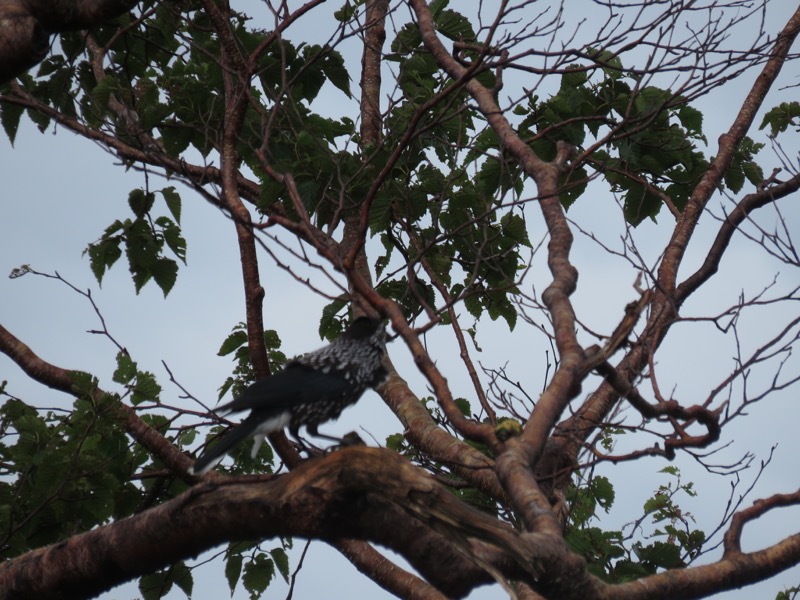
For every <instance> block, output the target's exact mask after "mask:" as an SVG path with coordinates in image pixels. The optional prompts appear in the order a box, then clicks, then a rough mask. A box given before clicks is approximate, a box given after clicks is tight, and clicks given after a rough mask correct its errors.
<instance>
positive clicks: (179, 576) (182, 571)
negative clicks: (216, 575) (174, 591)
mask: <svg viewBox="0 0 800 600" xmlns="http://www.w3.org/2000/svg"><path fill="white" fill-rule="evenodd" d="M172 580H173V581H174V582H175V584H176V585H177V586H178V587H179V588H181V589H182V590H183V593H184V594H186V597H187V598H191V597H192V588H193V587H194V578H193V577H192V572H191V571H190V570H189V567H187V566H186V563H184V562H183V561H180V562H178V563H175V565H173V567H172Z"/></svg>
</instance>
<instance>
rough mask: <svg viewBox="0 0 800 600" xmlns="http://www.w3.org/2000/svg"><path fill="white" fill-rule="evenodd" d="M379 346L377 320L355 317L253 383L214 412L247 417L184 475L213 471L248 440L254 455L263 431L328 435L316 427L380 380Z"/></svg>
mask: <svg viewBox="0 0 800 600" xmlns="http://www.w3.org/2000/svg"><path fill="white" fill-rule="evenodd" d="M385 343H386V330H385V329H384V327H383V324H382V323H381V321H380V320H378V319H370V318H368V317H359V318H358V319H356V320H355V321H353V323H352V324H351V325H350V327H348V328H347V330H346V331H345V332H344V333H343V334H342V335H341V336H340V337H339V338H338V339H336V340H334V341H333V342H331V343H330V344H329V345H327V346H325V347H324V348H320V349H319V350H316V351H315V352H310V353H308V354H304V355H303V356H301V357H300V358H297V359H295V360H293V361H291V362H290V363H288V364H287V365H286V368H284V370H283V371H281V372H279V373H276V374H275V375H271V376H270V377H265V378H264V379H260V380H258V381H256V382H255V383H254V384H252V385H251V386H250V387H248V388H247V389H246V390H245V391H244V393H243V394H242V395H241V396H239V397H238V398H237V399H236V400H234V401H233V402H229V403H228V404H224V405H222V406H220V407H218V408H217V409H215V412H219V413H235V412H241V411H244V410H249V411H250V414H249V415H248V416H247V417H246V418H245V419H244V420H243V421H242V422H241V423H240V424H239V425H237V426H236V427H234V428H233V429H231V430H230V431H229V432H228V433H227V434H225V436H223V438H222V439H221V440H220V441H219V442H218V443H217V444H216V445H214V446H213V447H211V448H209V449H207V450H206V451H205V452H204V453H203V454H202V456H200V458H198V459H197V461H196V462H195V463H194V466H193V467H192V468H191V469H190V472H192V473H194V474H197V475H200V474H202V473H205V472H206V471H208V470H210V469H212V468H214V467H215V466H216V465H217V464H218V463H219V462H220V461H221V460H222V459H223V458H224V457H225V455H226V454H227V453H228V452H229V451H230V450H231V448H233V447H234V446H235V445H236V444H238V443H240V442H242V441H244V440H246V439H247V438H248V437H250V436H253V437H254V438H255V445H254V446H253V451H252V455H253V456H255V455H256V453H257V452H258V449H259V448H260V447H261V444H262V443H263V441H264V437H265V436H266V435H267V434H268V433H272V432H273V431H278V430H280V429H283V428H284V427H287V426H288V427H289V432H290V433H291V434H292V436H294V437H295V438H297V435H298V430H299V429H300V427H305V428H306V429H307V430H308V432H309V433H310V434H311V435H314V436H318V437H328V436H325V435H322V434H320V433H318V432H317V427H318V426H319V425H320V424H321V423H324V422H326V421H331V420H333V419H336V418H337V417H338V416H339V415H340V414H341V413H342V411H343V410H344V409H345V408H347V407H348V406H350V405H351V404H354V403H355V402H356V401H358V399H359V398H360V397H361V395H362V394H363V393H364V392H365V391H366V390H367V388H375V387H377V386H379V385H380V384H381V383H383V381H384V379H386V376H387V374H388V373H387V371H386V369H385V367H384V366H383V355H384V353H385V351H386V350H385ZM330 439H335V438H330Z"/></svg>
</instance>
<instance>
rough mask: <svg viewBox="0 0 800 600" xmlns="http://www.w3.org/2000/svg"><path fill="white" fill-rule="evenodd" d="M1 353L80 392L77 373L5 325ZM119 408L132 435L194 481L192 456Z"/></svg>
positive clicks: (34, 374) (50, 382)
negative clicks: (42, 354)
mask: <svg viewBox="0 0 800 600" xmlns="http://www.w3.org/2000/svg"><path fill="white" fill-rule="evenodd" d="M0 352H2V353H3V354H5V355H7V356H8V357H9V358H10V359H11V360H13V361H14V362H15V363H16V364H17V365H18V366H19V367H20V368H21V369H22V370H23V371H25V373H26V374H27V375H28V376H29V377H30V378H31V379H34V380H35V381H38V382H39V383H43V384H44V385H46V386H47V387H49V388H53V389H55V390H59V391H61V392H64V393H67V394H75V393H76V392H75V389H74V385H75V384H74V377H73V371H69V370H67V369H62V368H61V367H56V366H55V365H52V364H50V363H48V362H46V361H44V360H42V359H41V358H39V356H37V355H36V354H35V353H34V352H33V350H31V349H30V348H29V347H28V346H26V345H25V344H24V343H22V342H21V341H20V340H19V339H17V338H16V337H15V336H14V335H13V334H12V333H11V332H10V331H8V330H7V329H6V328H5V327H3V326H2V325H0ZM104 395H106V392H104V391H103V390H101V389H100V388H97V389H96V390H95V396H96V397H97V398H100V397H102V396H104ZM117 406H118V410H119V411H120V414H121V416H122V419H123V420H124V422H125V429H126V431H127V432H128V433H129V434H130V436H131V437H132V438H133V439H134V440H136V441H137V442H138V443H140V444H141V445H142V446H144V447H145V448H147V450H148V451H150V452H151V453H152V454H153V455H154V456H156V457H158V459H159V460H160V461H161V462H163V463H164V464H165V465H166V466H167V467H169V468H170V469H171V470H172V471H173V473H176V474H177V475H178V476H179V477H183V478H184V479H186V480H187V481H190V480H191V478H189V477H188V475H187V474H186V472H187V470H188V469H189V467H190V466H191V464H192V461H191V460H190V459H189V457H187V456H186V455H185V454H183V452H181V451H179V450H178V449H177V448H176V447H175V446H173V445H172V443H170V441H169V440H167V439H166V438H165V437H164V436H163V435H161V434H160V433H159V432H158V431H156V430H155V429H153V428H152V427H150V426H149V425H148V424H147V423H145V422H144V421H142V420H141V419H140V418H139V415H137V414H136V411H134V410H133V409H132V408H131V407H130V406H128V405H126V404H122V403H121V402H120V403H118V405H117Z"/></svg>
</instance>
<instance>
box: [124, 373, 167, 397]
mask: <svg viewBox="0 0 800 600" xmlns="http://www.w3.org/2000/svg"><path fill="white" fill-rule="evenodd" d="M160 394H161V386H160V385H158V382H157V381H156V378H155V375H153V374H152V373H149V372H148V371H141V372H139V373H137V374H136V385H134V387H133V394H132V395H131V404H133V405H137V404H141V403H142V402H144V401H145V400H151V401H154V402H157V401H158V396H159V395H160Z"/></svg>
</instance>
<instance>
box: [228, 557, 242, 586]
mask: <svg viewBox="0 0 800 600" xmlns="http://www.w3.org/2000/svg"><path fill="white" fill-rule="evenodd" d="M241 574H242V555H241V554H232V555H230V556H229V557H228V560H227V562H226V563H225V578H226V579H227V580H228V587H229V588H230V590H231V595H233V592H234V590H236V584H237V583H239V577H240V576H241Z"/></svg>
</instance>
